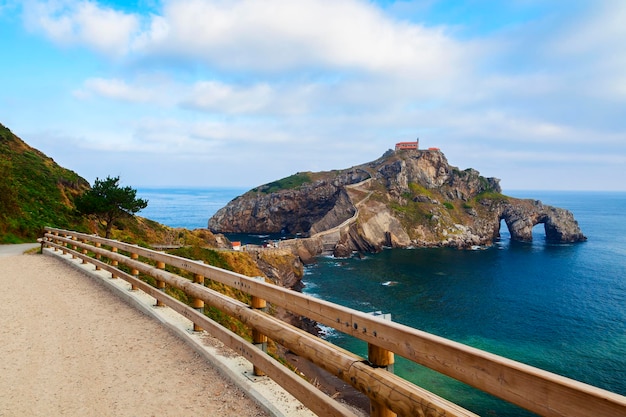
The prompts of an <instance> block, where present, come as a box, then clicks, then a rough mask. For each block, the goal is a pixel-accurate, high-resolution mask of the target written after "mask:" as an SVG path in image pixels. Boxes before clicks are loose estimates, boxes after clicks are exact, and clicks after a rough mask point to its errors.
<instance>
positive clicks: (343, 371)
mask: <svg viewBox="0 0 626 417" xmlns="http://www.w3.org/2000/svg"><path fill="white" fill-rule="evenodd" d="M49 230H50V231H52V233H47V234H46V235H45V238H46V239H47V240H46V241H45V243H44V244H45V245H48V246H51V247H54V248H60V249H64V250H66V251H67V252H68V253H70V254H72V256H74V255H75V256H76V257H77V258H81V259H86V258H88V256H87V255H85V254H82V253H80V252H77V251H74V250H70V249H67V248H64V246H63V245H64V244H76V245H77V246H78V247H79V248H88V251H89V252H92V253H94V254H100V256H101V257H106V258H109V259H111V260H115V261H117V262H118V263H119V264H123V265H126V266H127V267H129V268H131V269H132V270H133V272H135V271H137V272H138V273H143V274H146V275H149V276H151V277H153V278H155V279H157V280H162V281H164V282H166V284H167V285H171V286H173V287H176V288H179V289H181V290H182V291H184V292H185V293H186V294H188V295H189V296H191V297H193V298H198V299H202V300H203V301H204V302H205V303H207V304H208V305H210V306H213V307H216V308H218V309H220V310H221V311H223V312H225V313H226V314H228V315H230V316H232V317H235V318H237V319H238V320H239V321H241V322H242V323H244V324H247V325H249V326H250V327H252V328H253V329H256V330H258V331H259V332H260V333H263V334H265V335H268V336H269V337H270V338H272V339H273V340H274V341H276V342H277V343H279V344H281V345H283V346H285V347H287V348H288V349H290V350H291V351H293V352H295V353H296V354H298V355H300V356H302V357H305V358H307V359H309V360H311V361H312V362H314V363H316V364H317V365H318V366H320V367H322V368H324V369H326V370H328V371H329V372H331V373H333V374H335V375H337V376H338V377H340V378H342V379H343V380H344V381H346V382H348V383H350V384H352V385H353V386H355V387H356V388H357V389H359V390H360V391H361V392H363V393H364V394H366V395H367V396H368V397H370V398H371V399H373V400H375V401H376V402H377V403H382V404H385V406H387V407H388V408H389V409H390V410H393V411H394V412H395V413H398V414H399V415H402V416H412V415H430V414H429V413H431V414H432V413H434V414H433V415H446V416H475V414H473V413H471V412H469V411H467V410H465V409H463V408H461V407H459V406H457V405H456V404H453V403H451V402H449V401H447V400H445V399H443V398H440V397H438V396H436V395H435V394H433V393H431V392H428V391H426V390H424V389H422V388H420V387H417V386H415V385H413V384H411V383H409V382H407V381H406V380H404V379H402V378H399V377H397V376H395V375H393V374H392V373H390V372H387V371H386V370H384V369H376V368H372V367H371V366H370V365H369V364H368V363H367V361H366V360H365V359H364V358H362V357H359V356H357V355H355V354H353V353H350V352H348V351H345V350H343V349H341V348H338V347H337V346H334V345H332V344H330V343H328V342H326V341H324V340H322V339H320V338H318V337H315V336H313V335H311V334H309V333H307V332H304V331H302V330H300V329H298V328H296V327H294V326H291V325H289V324H287V323H285V322H283V321H281V320H278V319H276V318H274V317H272V316H270V315H268V314H266V313H264V312H262V311H259V310H255V309H251V308H250V306H248V305H247V304H244V303H241V302H239V301H237V300H234V299H232V298H230V297H227V296H225V295H223V294H221V293H219V292H216V291H213V290H211V289H209V288H207V287H204V286H201V285H198V284H197V283H194V282H192V281H190V280H188V279H186V278H182V277H180V276H178V275H175V274H172V273H170V272H167V271H164V270H163V269H161V268H157V267H155V266H152V265H149V264H146V263H143V262H141V261H139V260H135V259H132V258H129V257H127V256H124V255H122V254H119V253H115V252H112V251H107V250H106V249H103V248H102V247H99V248H98V247H96V246H91V245H89V244H87V243H76V242H74V241H73V240H72V239H71V237H70V236H69V234H68V232H67V231H60V230H58V229H49ZM59 232H62V233H59ZM54 233H59V235H55V234H54ZM72 233H74V232H72ZM64 234H68V236H64ZM75 235H81V236H82V234H75ZM90 238H91V240H92V241H93V239H96V240H98V241H99V242H100V243H101V246H102V244H105V245H108V246H114V247H117V248H119V250H123V251H125V252H129V253H131V255H136V254H139V255H140V256H144V255H149V256H147V258H150V259H152V260H157V259H167V258H169V257H170V255H166V254H163V253H158V252H154V251H150V250H149V249H145V248H140V247H138V246H135V245H129V244H126V243H121V242H117V241H110V240H107V241H106V242H103V239H102V238H98V237H94V236H92V237H87V236H86V239H85V240H90ZM149 252H152V253H149ZM163 256H164V257H165V258H162V257H163ZM134 257H137V256H134ZM174 258H175V259H174ZM170 261H172V262H167V261H164V262H166V263H167V264H170V265H173V264H174V263H176V262H174V261H178V262H182V263H186V264H187V265H188V266H191V264H195V265H196V266H207V265H204V264H200V263H198V262H195V261H191V260H189V259H185V258H180V257H175V256H174V257H171V259H170ZM89 262H92V263H95V264H96V265H99V266H100V268H101V269H104V270H108V271H110V272H115V275H116V276H118V277H120V278H123V279H124V280H127V281H128V282H130V283H131V285H132V286H133V287H135V288H140V289H142V290H143V291H145V292H147V293H148V294H150V295H151V296H152V297H154V298H156V299H157V300H161V301H162V302H163V303H165V304H166V305H168V306H169V307H172V308H174V307H173V305H172V303H176V304H175V305H176V308H174V309H175V310H176V311H177V312H179V313H180V314H182V315H183V316H184V317H187V318H189V319H190V320H191V321H193V322H196V321H197V320H198V317H199V316H201V317H203V319H202V320H201V321H198V323H199V324H200V325H201V326H202V327H205V328H207V329H209V328H210V329H211V330H210V332H211V333H212V334H213V329H214V327H215V324H214V325H213V326H211V327H206V326H207V321H210V320H209V319H208V318H206V317H205V316H203V315H202V314H201V313H199V312H197V311H196V310H194V309H193V308H189V307H188V306H185V305H184V304H181V303H179V302H177V301H175V300H174V299H172V298H171V297H167V299H166V295H165V294H164V293H163V292H161V291H159V290H158V289H156V288H154V287H151V286H150V285H148V284H146V283H144V282H143V281H141V280H139V279H138V278H137V277H136V275H138V274H135V273H132V274H127V273H124V272H121V271H119V270H117V268H114V267H112V266H109V265H107V264H106V263H104V262H101V261H96V260H95V259H90V260H89ZM179 267H180V264H179ZM211 269H215V268H211ZM225 272H227V271H225ZM207 278H209V277H208V276H207ZM240 278H245V279H246V280H250V281H251V282H256V281H255V280H254V279H250V278H247V277H245V276H240ZM268 285H269V286H272V285H271V284H268ZM238 287H239V288H241V289H243V290H244V291H246V292H249V291H248V287H247V286H246V285H245V284H242V285H239V286H238ZM276 288H280V287H276ZM173 300H174V301H173ZM218 327H219V326H218ZM214 335H215V334H214ZM215 336H216V337H218V338H220V340H221V341H222V342H224V343H225V344H226V345H227V346H230V347H232V348H235V349H237V350H238V351H239V353H241V354H242V355H243V356H244V357H246V358H247V359H249V360H250V361H251V362H252V363H253V364H255V366H258V367H259V368H261V369H262V370H263V372H265V373H266V374H267V375H268V376H270V377H271V378H272V379H274V380H275V381H276V382H278V383H279V384H281V385H283V380H284V378H283V380H281V379H276V378H275V377H274V375H273V374H275V373H276V372H274V369H273V367H274V366H280V367H281V368H284V366H282V365H280V364H278V362H276V363H273V364H271V365H270V368H267V366H268V364H267V361H256V359H258V358H257V357H256V356H254V357H252V356H251V355H250V351H249V350H246V349H242V348H241V347H239V345H237V344H236V345H235V346H232V345H231V340H230V339H229V338H222V336H221V335H220V333H217V335H215ZM246 343H247V342H246ZM248 346H249V347H252V346H253V345H252V344H250V343H248ZM252 352H254V353H258V352H262V351H261V350H259V349H256V348H255V349H254V350H252ZM277 364H278V365H277ZM309 386H310V388H309V389H310V390H313V391H318V392H319V390H318V389H317V388H315V387H314V386H313V385H311V384H309ZM283 387H284V388H285V389H286V390H287V391H289V392H291V393H292V394H293V395H294V396H296V398H298V399H299V400H300V401H301V402H302V403H303V404H305V405H306V406H307V407H308V408H310V409H311V410H312V411H314V412H315V413H317V414H319V415H324V416H325V415H333V416H335V415H336V416H350V415H353V413H352V412H351V411H348V409H346V408H345V407H343V406H342V405H341V404H340V403H338V402H336V401H334V400H332V399H331V398H329V397H325V401H321V400H320V398H319V397H318V396H314V397H311V396H310V395H306V393H305V395H304V396H302V395H303V394H302V392H300V391H296V392H292V391H291V389H292V387H291V386H290V385H289V384H286V385H283ZM320 406H323V407H324V408H323V409H321V410H320ZM374 415H376V414H374Z"/></svg>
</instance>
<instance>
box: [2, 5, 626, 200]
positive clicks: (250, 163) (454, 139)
mask: <svg viewBox="0 0 626 417" xmlns="http://www.w3.org/2000/svg"><path fill="white" fill-rule="evenodd" d="M151 3H152V4H155V6H154V7H152V8H150V9H145V10H143V9H141V8H135V9H134V10H133V9H128V8H126V9H122V8H120V7H117V6H115V3H114V2H113V1H109V2H96V1H65V0H54V1H34V0H29V1H26V2H25V3H24V4H23V5H22V6H21V8H20V7H19V6H16V7H15V8H16V9H19V10H21V17H22V19H23V22H24V27H25V28H27V30H29V31H30V33H31V34H34V35H36V36H41V37H43V38H44V39H47V40H48V41H49V42H51V43H52V44H54V45H58V46H59V47H60V48H64V49H68V48H69V49H80V48H84V49H85V50H86V51H88V52H89V53H91V54H93V56H94V59H97V60H98V62H99V64H98V65H97V67H96V70H95V71H91V72H85V73H84V76H83V78H82V79H76V80H74V85H73V86H72V87H71V89H70V92H69V95H70V96H71V97H72V98H73V100H74V101H75V102H76V106H77V114H80V113H81V112H87V111H88V110H89V109H90V108H93V109H95V110H97V111H99V112H100V113H101V114H105V115H106V118H107V120H108V122H110V127H109V128H108V130H106V131H102V126H104V125H105V124H104V123H102V124H100V125H99V126H94V125H90V124H89V123H88V122H87V121H86V120H88V118H85V121H84V122H80V123H76V124H74V125H71V124H68V125H67V127H66V128H65V129H67V130H66V132H65V133H66V134H67V136H68V137H72V136H73V137H80V136H89V135H94V136H95V137H99V138H104V137H106V136H107V134H108V135H111V136H113V135H115V136H116V138H117V139H115V140H111V143H118V142H119V146H120V149H125V150H127V151H129V152H137V153H140V152H141V151H142V150H145V151H146V152H150V153H151V154H153V156H152V157H154V154H159V153H162V154H163V158H165V157H172V156H173V154H174V150H175V151H176V152H178V151H180V152H181V155H182V154H184V155H186V156H185V158H187V157H188V155H189V154H190V153H191V154H193V153H194V152H195V153H196V154H200V153H211V154H212V155H211V156H210V157H209V156H207V155H203V156H202V158H204V159H206V158H210V159H211V160H218V161H220V160H221V161H222V162H221V164H223V165H224V166H226V165H230V166H233V167H236V168H237V169H241V170H245V169H248V170H256V171H259V170H261V169H264V170H265V171H264V172H265V173H266V174H265V175H266V177H262V178H259V177H258V176H257V177H256V178H255V180H256V179H258V180H261V181H264V180H267V181H269V180H273V179H276V178H275V176H277V175H280V176H285V175H289V174H291V173H293V172H296V171H300V170H309V169H311V170H316V169H336V168H344V167H346V166H350V165H353V164H356V163H363V162H367V161H368V160H370V158H372V157H377V156H379V155H380V154H382V152H384V151H385V150H386V149H388V148H389V147H391V146H392V145H393V143H394V142H395V141H398V140H409V139H413V138H415V137H416V136H419V137H421V138H422V142H423V143H424V144H425V145H426V146H438V147H440V148H442V150H444V152H445V153H446V155H447V156H448V158H449V159H450V162H451V163H452V164H454V165H460V166H462V167H467V166H472V167H475V168H478V169H479V170H481V172H483V174H485V175H489V176H498V177H507V176H508V175H511V176H512V175H513V174H508V173H507V172H511V173H514V172H516V171H514V169H515V168H518V171H517V172H518V173H520V175H528V176H529V177H528V179H527V180H526V179H524V178H506V180H507V181H510V180H512V181H511V182H513V183H514V184H515V186H517V187H524V186H525V184H527V187H528V188H532V187H533V186H539V185H543V184H535V182H536V181H537V179H535V178H533V177H532V171H530V170H524V167H525V165H524V164H525V163H526V166H528V163H529V162H532V163H533V164H535V163H541V162H544V163H545V164H551V163H552V164H554V165H555V167H556V166H557V165H558V164H562V163H563V162H564V161H565V162H567V161H570V162H572V164H574V163H576V161H578V162H577V163H580V164H583V163H584V164H590V165H591V166H593V167H597V169H599V170H605V171H606V170H608V169H619V168H621V165H622V164H624V160H625V158H624V157H623V155H625V154H626V137H625V135H626V111H625V108H626V107H625V105H626V53H624V52H623V45H624V44H626V26H624V25H623V24H621V22H623V21H625V20H626V3H624V2H619V1H615V0H606V1H602V2H598V3H596V2H594V3H591V2H589V3H586V2H577V3H576V7H573V6H572V7H571V8H568V9H567V10H565V9H563V10H561V9H562V8H564V7H567V6H566V4H567V3H561V5H560V6H559V5H557V4H555V5H553V6H552V7H551V8H550V7H547V6H546V10H545V11H543V12H542V13H541V14H539V15H538V16H535V17H529V18H526V19H525V20H524V19H522V21H520V20H519V19H515V20H513V19H512V20H511V23H510V24H506V22H504V23H502V24H501V27H499V28H497V29H495V30H494V29H490V30H489V31H487V30H486V31H484V33H481V32H480V31H479V30H474V31H473V32H472V33H471V34H470V35H468V34H467V32H463V30H462V28H460V27H459V24H458V23H457V22H454V23H450V24H445V23H444V24H442V23H440V20H441V19H439V20H438V21H437V22H430V23H429V21H428V18H427V13H424V14H423V16H424V17H423V18H421V19H416V18H415V17H414V16H413V15H411V17H408V15H407V17H406V18H405V17H398V14H397V10H400V8H401V7H402V8H404V9H408V8H409V7H411V6H413V8H414V9H415V10H418V12H419V13H422V12H424V11H427V10H428V8H429V7H431V6H432V5H431V4H430V2H426V1H406V2H398V3H397V4H394V5H391V6H390V5H387V6H386V7H383V6H381V5H379V4H377V3H376V2H366V1H360V0H333V1H331V0H299V1H293V2H281V1H278V0H230V1H208V0H179V1H169V0H166V1H163V2H151ZM535 3H537V4H538V2H532V1H531V2H530V3H528V4H529V6H528V7H531V6H533V5H534V4H535ZM394 6H395V7H394ZM476 7H478V8H480V7H483V8H484V9H485V10H478V11H477V13H478V12H482V13H484V15H485V18H488V17H489V13H490V12H489V11H488V10H486V9H488V6H481V5H476ZM510 7H511V8H515V7H517V8H522V7H524V5H522V4H521V3H518V2H513V3H512V5H511V6H510ZM560 8H561V9H560ZM8 9H11V8H10V7H9V8H8ZM392 9H393V10H395V11H396V13H394V14H392V13H390V10H392ZM561 11H563V13H561ZM4 13H5V14H6V13H8V11H7V8H5V9H4ZM499 17H500V16H492V17H491V18H493V19H498V18H499ZM120 131H121V134H120ZM96 132H97V134H96ZM33 133H34V134H35V133H36V132H33ZM40 137H41V140H42V141H44V140H45V134H42V135H40ZM120 138H123V140H121V139H120ZM122 142H123V143H125V145H122ZM76 143H77V144H78V146H82V147H85V149H102V147H103V145H101V144H100V143H99V140H84V141H76ZM594 144H601V146H599V147H598V146H594ZM188 147H192V148H193V149H195V151H194V150H192V151H188V152H183V148H188ZM241 147H246V148H251V149H256V151H251V152H247V151H246V152H240V153H238V158H237V160H236V161H235V160H233V158H232V154H233V150H234V149H238V148H239V149H241ZM105 148H107V149H109V148H110V147H108V146H106V147H105ZM347 150H349V151H347ZM581 152H585V154H584V155H581ZM272 155H276V156H277V158H278V157H282V156H285V157H286V159H287V160H286V161H284V163H283V165H282V166H281V164H274V166H272V167H270V168H268V167H263V168H261V167H262V165H260V164H259V159H263V158H265V159H266V160H271V158H272ZM229 157H230V159H229ZM204 159H203V160H204ZM546 166H547V165H546ZM183 168H184V166H183V165H181V169H183ZM222 169H223V168H222ZM501 169H502V170H503V171H502V172H500V171H499V170H501ZM572 169H573V168H572ZM494 171H495V172H494ZM103 175H104V174H102V173H101V174H100V176H103ZM242 175H243V174H242ZM605 175H606V174H605ZM182 178H184V177H181V180H182ZM249 178H250V177H249V176H247V177H242V178H240V179H237V180H236V181H237V182H238V183H245V182H246V181H250V179H249ZM233 181H235V179H233ZM246 185H257V184H256V183H254V182H252V183H249V184H246ZM555 185H556V184H555ZM615 186H618V184H617V183H615V184H613V185H612V187H615Z"/></svg>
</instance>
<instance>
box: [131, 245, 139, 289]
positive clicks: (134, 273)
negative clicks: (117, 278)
mask: <svg viewBox="0 0 626 417" xmlns="http://www.w3.org/2000/svg"><path fill="white" fill-rule="evenodd" d="M130 259H135V260H136V259H139V254H138V253H131V254H130ZM130 274H131V275H132V276H134V277H135V278H139V270H137V269H134V268H131V271H130ZM130 290H131V291H137V287H136V286H135V284H130Z"/></svg>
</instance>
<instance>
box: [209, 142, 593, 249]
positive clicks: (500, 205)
mask: <svg viewBox="0 0 626 417" xmlns="http://www.w3.org/2000/svg"><path fill="white" fill-rule="evenodd" d="M502 220H504V221H505V223H506V225H507V227H508V229H509V231H510V233H511V238H512V239H514V240H518V241H530V240H532V229H533V227H534V226H535V225H537V224H540V223H541V224H544V227H545V231H546V239H547V240H548V241H549V242H555V243H569V242H580V241H584V240H586V237H585V236H584V235H583V233H582V232H581V230H580V228H579V226H578V223H577V222H576V220H575V219H574V216H573V215H572V213H571V212H569V211H567V210H564V209H560V208H556V207H551V206H547V205H544V204H542V203H541V202H540V201H534V200H522V199H516V198H511V197H507V196H505V195H503V194H502V193H501V188H500V184H499V180H498V179H496V178H485V177H482V176H481V175H480V174H479V173H478V172H477V171H476V170H473V169H466V170H460V169H458V168H456V167H453V166H450V165H449V164H448V161H447V160H446V157H445V156H444V154H443V153H442V152H440V151H439V150H399V151H391V150H390V151H388V152H386V153H385V155H383V156H382V157H381V158H379V159H378V160H376V161H373V162H370V163H367V164H363V165H359V166H356V167H353V168H350V169H346V170H341V171H331V172H321V173H298V174H295V175H293V176H291V177H287V178H284V179H282V180H279V181H276V182H273V183H270V184H266V185H263V186H260V187H257V188H255V189H253V190H251V191H249V192H247V193H245V194H244V195H242V196H239V197H237V198H236V199H234V200H233V201H231V202H230V203H228V205H227V206H226V207H224V208H222V209H220V210H219V211H218V212H217V213H216V214H215V215H214V216H213V217H212V218H211V219H210V220H209V229H210V230H211V231H213V232H217V233H281V232H282V233H285V234H291V235H298V236H299V237H301V238H300V239H297V240H293V241H290V242H289V243H287V244H291V245H293V246H294V247H295V249H296V250H298V251H299V252H301V253H310V254H313V255H315V254H318V253H321V252H323V251H332V252H333V253H335V255H337V256H348V255H349V254H350V253H352V252H353V251H359V252H377V251H380V250H381V249H382V248H383V247H398V248H401V247H417V246H448V247H457V248H469V247H472V246H477V245H490V244H492V243H493V242H494V240H496V239H498V238H499V236H500V224H501V221H502Z"/></svg>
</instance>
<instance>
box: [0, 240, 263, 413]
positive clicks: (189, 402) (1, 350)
mask: <svg viewBox="0 0 626 417" xmlns="http://www.w3.org/2000/svg"><path fill="white" fill-rule="evenodd" d="M4 249H7V248H2V250H0V252H3V251H4ZM0 288H1V290H0V417H9V416H11V417H17V416H52V415H64V416H157V415H158V416H185V417H188V416H193V415H214V416H265V415H267V414H266V413H265V412H264V411H263V410H262V409H260V408H259V407H258V406H257V405H256V403H255V402H253V401H252V400H251V399H249V398H248V397H246V395H245V394H244V393H243V392H242V391H241V390H240V389H239V388H237V387H236V386H235V385H233V384H232V383H231V382H230V381H228V380H226V379H225V378H223V377H222V376H221V375H220V374H219V373H217V371H215V370H214V369H213V368H211V367H210V365H209V364H208V363H207V362H206V361H204V360H203V359H202V357H200V356H199V355H198V354H197V353H195V352H194V351H193V350H192V349H191V348H190V347H189V346H187V345H185V344H184V343H181V342H180V341H179V340H178V339H177V338H176V337H175V336H173V335H172V334H171V333H169V332H168V330H167V329H165V328H163V327H162V326H160V325H159V324H158V323H157V322H155V321H154V320H151V319H150V318H148V317H147V316H145V315H143V314H142V313H140V312H139V311H137V310H135V309H133V308H131V307H130V306H128V305H127V304H125V303H124V302H122V301H121V300H119V299H118V298H116V297H115V296H114V295H113V294H111V293H110V292H109V291H107V290H106V289H104V288H102V287H101V286H99V285H97V284H95V283H94V282H92V281H91V280H89V279H85V278H84V276H82V274H81V273H80V272H78V271H75V270H73V269H71V268H68V267H66V266H64V265H62V264H61V263H59V262H58V261H57V260H55V259H52V258H50V257H47V256H41V255H14V254H4V255H1V256H0Z"/></svg>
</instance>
